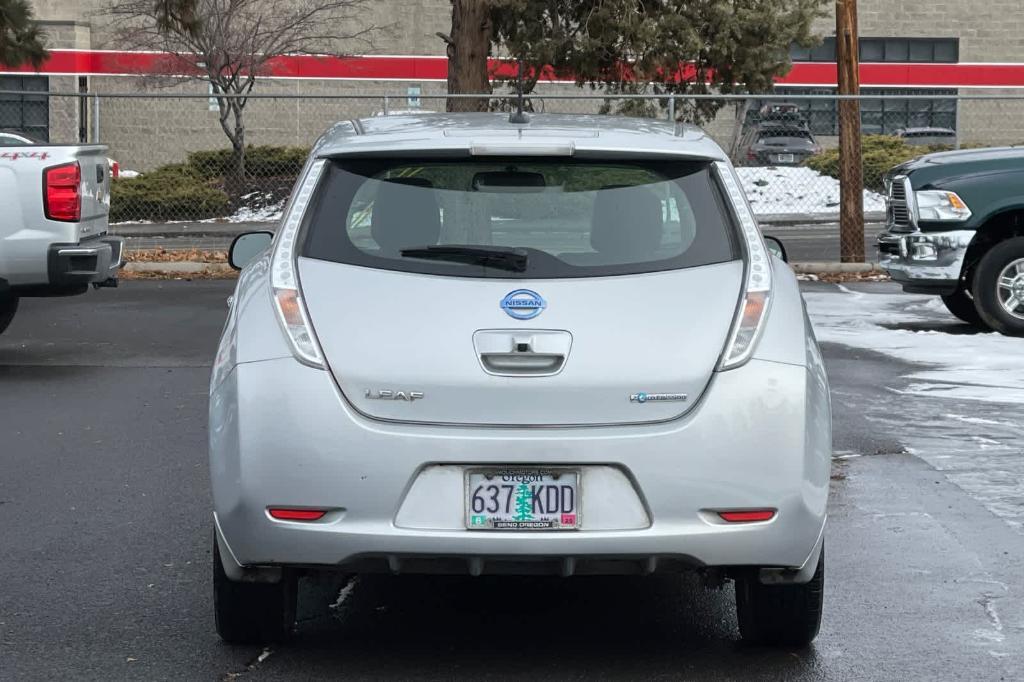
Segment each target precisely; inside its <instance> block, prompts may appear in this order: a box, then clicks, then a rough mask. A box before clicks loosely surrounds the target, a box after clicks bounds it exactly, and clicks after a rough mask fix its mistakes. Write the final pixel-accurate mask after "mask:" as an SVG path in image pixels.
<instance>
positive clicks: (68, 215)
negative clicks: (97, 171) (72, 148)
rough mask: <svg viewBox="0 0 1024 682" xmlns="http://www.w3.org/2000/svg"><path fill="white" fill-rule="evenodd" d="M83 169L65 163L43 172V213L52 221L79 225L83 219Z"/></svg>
mask: <svg viewBox="0 0 1024 682" xmlns="http://www.w3.org/2000/svg"><path fill="white" fill-rule="evenodd" d="M81 185H82V167H81V166H79V165H78V162H77V161H75V162H74V163H65V164H63V165H60V166H54V167H52V168H47V169H46V170H44V171H43V212H44V213H45V214H46V217H47V218H49V219H50V220H59V221H61V222H65V223H77V222H78V221H79V220H81V218H82V190H81Z"/></svg>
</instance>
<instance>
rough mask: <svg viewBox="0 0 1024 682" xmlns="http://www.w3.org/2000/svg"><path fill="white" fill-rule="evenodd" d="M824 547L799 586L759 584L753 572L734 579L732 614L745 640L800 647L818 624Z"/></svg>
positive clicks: (809, 638)
mask: <svg viewBox="0 0 1024 682" xmlns="http://www.w3.org/2000/svg"><path fill="white" fill-rule="evenodd" d="M824 588H825V546H824V545H822V547H821V555H820V556H819V557H818V568H817V569H816V570H815V571H814V576H813V577H812V578H811V580H810V582H807V583H805V584H803V585H762V584H761V582H760V581H759V580H758V577H757V573H756V572H754V573H753V574H751V575H749V576H747V577H744V578H737V580H736V617H737V620H738V621H739V624H740V635H741V636H742V637H743V640H744V641H745V642H750V643H752V644H771V645H776V646H789V647H804V646H807V645H808V644H810V643H811V642H812V641H814V638H815V637H817V635H818V629H819V628H820V627H821V608H822V601H823V599H822V598H823V596H824Z"/></svg>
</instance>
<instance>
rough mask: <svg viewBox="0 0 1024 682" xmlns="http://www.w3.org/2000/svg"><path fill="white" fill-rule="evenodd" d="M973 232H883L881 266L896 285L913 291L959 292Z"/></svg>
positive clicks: (880, 246) (879, 237) (879, 241)
mask: <svg viewBox="0 0 1024 682" xmlns="http://www.w3.org/2000/svg"><path fill="white" fill-rule="evenodd" d="M974 235H975V231H974V230H952V231H949V232H920V231H917V232H883V233H882V234H880V235H879V236H878V251H879V265H881V266H882V268H884V269H885V270H886V271H887V272H888V273H889V275H890V276H891V277H892V278H893V279H894V280H895V281H897V282H900V283H901V284H904V285H906V286H905V288H906V287H907V286H909V287H911V288H913V287H915V286H917V287H920V288H935V289H943V290H947V289H948V290H950V291H949V293H952V291H955V290H956V287H957V286H958V285H959V283H960V276H961V274H962V271H963V265H964V259H965V257H966V256H967V247H969V246H970V244H971V241H972V240H973V239H974Z"/></svg>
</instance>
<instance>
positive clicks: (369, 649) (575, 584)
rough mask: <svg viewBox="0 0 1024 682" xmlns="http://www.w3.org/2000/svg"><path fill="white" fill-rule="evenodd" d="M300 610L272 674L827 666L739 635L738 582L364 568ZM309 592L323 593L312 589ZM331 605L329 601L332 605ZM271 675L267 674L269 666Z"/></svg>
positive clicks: (704, 674) (802, 669)
mask: <svg viewBox="0 0 1024 682" xmlns="http://www.w3.org/2000/svg"><path fill="white" fill-rule="evenodd" d="M341 596H342V598H341V599H338V593H334V594H331V595H321V596H320V597H319V600H320V604H321V605H323V604H324V602H325V601H337V602H339V603H338V604H337V605H336V606H332V607H327V608H323V606H321V609H320V611H321V614H319V615H317V616H316V617H313V618H310V619H307V620H305V621H302V622H300V625H299V629H298V632H297V634H296V637H295V638H294V639H293V640H292V641H291V642H290V643H288V644H287V645H285V646H282V647H280V648H278V649H277V650H276V651H275V652H274V654H273V656H272V657H271V659H270V660H268V661H267V663H266V667H264V668H262V669H261V673H262V674H263V675H266V676H269V677H270V678H273V677H275V676H276V675H281V676H282V677H287V676H288V675H289V672H290V671H294V672H296V673H298V672H299V671H301V673H302V674H303V675H304V676H311V677H315V678H320V677H324V678H328V677H336V676H339V675H344V676H345V677H346V678H347V679H348V678H352V677H355V678H360V677H366V678H375V679H383V678H392V677H395V678H403V679H407V678H452V677H466V678H475V679H480V678H484V677H486V678H489V679H521V678H531V679H537V678H538V677H543V678H546V679H564V678H586V677H601V678H609V677H612V678H614V677H622V678H631V679H641V678H642V679H651V678H654V677H659V676H678V675H679V674H680V673H685V674H686V675H687V676H693V675H696V676H697V677H699V678H701V679H715V678H718V677H723V678H733V677H744V676H746V675H747V674H749V671H751V670H758V671H759V672H758V674H759V675H760V674H764V675H767V676H770V677H778V678H780V679H781V678H785V679H795V678H800V677H802V676H804V675H806V674H808V673H811V672H812V671H813V670H814V669H815V668H816V667H817V665H816V656H815V654H814V650H813V648H811V649H807V650H803V651H796V652H793V651H786V650H779V649H770V648H763V647H751V646H747V645H744V644H742V643H741V642H740V641H739V632H738V629H737V625H736V617H735V614H734V601H733V599H734V598H733V591H732V587H731V586H730V585H727V586H726V587H724V588H722V589H720V590H711V589H707V588H705V587H703V586H702V585H701V584H700V582H699V580H698V579H697V578H696V576H691V575H684V576H678V575H664V576H662V575H659V576H651V577H636V578H604V577H575V578H569V579H564V580H563V579H559V578H546V577H545V578H523V577H483V578H465V577H447V576H444V577H433V576H409V577H405V576H399V577H392V576H363V577H360V578H358V579H356V580H355V581H354V583H353V584H352V585H351V586H350V587H348V588H343V589H342V591H341ZM302 599H303V600H304V601H305V602H306V609H307V610H308V608H309V602H310V601H312V600H316V599H318V597H317V596H316V595H312V598H311V595H310V594H309V590H307V591H306V592H305V594H304V595H303V597H302ZM324 611H327V613H326V614H325V613H323V612H324ZM263 675H261V676H263Z"/></svg>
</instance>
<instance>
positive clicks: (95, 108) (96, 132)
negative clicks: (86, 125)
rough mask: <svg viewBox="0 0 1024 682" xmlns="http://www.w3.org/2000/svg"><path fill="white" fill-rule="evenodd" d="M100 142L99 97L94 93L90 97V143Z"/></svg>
mask: <svg viewBox="0 0 1024 682" xmlns="http://www.w3.org/2000/svg"><path fill="white" fill-rule="evenodd" d="M99 141H100V96H99V93H96V94H94V95H93V96H92V143H93V144H98V143H99Z"/></svg>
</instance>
